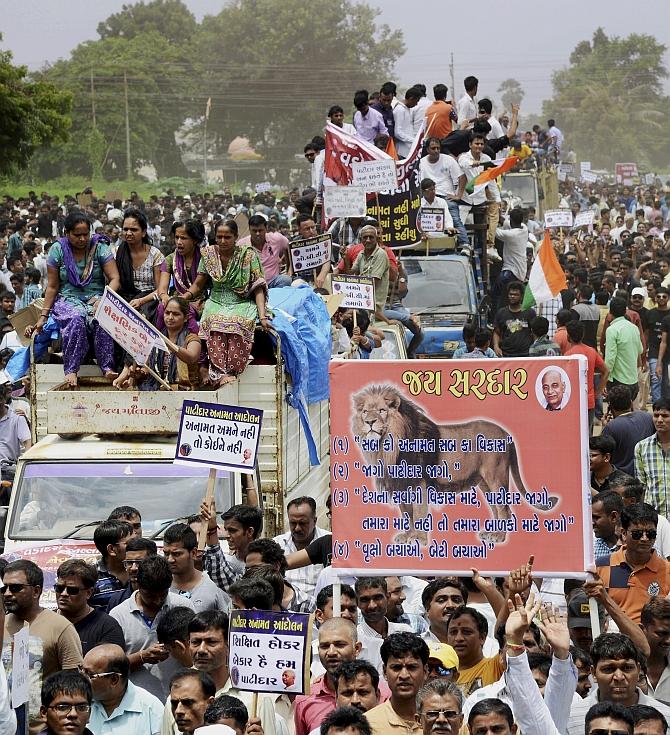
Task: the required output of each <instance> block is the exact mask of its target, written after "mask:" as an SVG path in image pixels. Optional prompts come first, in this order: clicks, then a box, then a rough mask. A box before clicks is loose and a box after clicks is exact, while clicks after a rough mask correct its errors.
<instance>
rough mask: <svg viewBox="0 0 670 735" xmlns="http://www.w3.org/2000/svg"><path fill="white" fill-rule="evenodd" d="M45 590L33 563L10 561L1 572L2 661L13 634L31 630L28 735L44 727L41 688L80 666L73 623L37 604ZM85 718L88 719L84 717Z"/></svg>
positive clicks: (77, 643) (41, 576)
mask: <svg viewBox="0 0 670 735" xmlns="http://www.w3.org/2000/svg"><path fill="white" fill-rule="evenodd" d="M43 591H44V575H43V574H42V570H41V569H40V568H39V567H38V566H37V564H34V563H33V562H32V561H27V560H26V559H18V560H17V561H13V562H10V563H9V564H8V565H7V566H6V567H5V569H4V571H3V572H2V601H3V603H4V607H5V611H6V613H7V614H6V617H5V628H4V630H5V635H4V642H3V646H4V647H5V648H7V649H8V650H7V651H6V652H5V651H3V660H4V661H11V660H12V657H11V653H10V651H11V646H12V641H13V638H14V636H15V635H16V633H18V631H19V630H20V629H21V628H23V627H25V626H26V625H28V626H29V628H30V638H31V640H32V641H34V643H31V649H30V669H29V674H28V675H29V681H30V684H29V687H30V694H29V697H30V698H29V701H28V712H29V725H30V732H31V735H34V733H37V732H39V730H40V729H41V727H42V726H43V724H44V720H43V718H44V713H43V714H42V719H40V717H39V714H38V713H39V711H40V705H39V701H40V689H41V687H42V683H43V681H45V680H46V679H47V677H48V676H49V675H50V674H55V673H56V672H58V671H61V670H62V669H77V668H79V666H81V663H82V660H83V659H82V653H81V641H80V640H79V636H78V635H77V631H76V630H75V629H74V626H73V625H72V623H70V621H69V620H67V619H66V618H64V617H63V616H62V615H58V614H56V613H55V612H53V611H52V610H47V609H45V608H43V607H42V606H41V605H40V597H41V596H42V592H43ZM87 719H88V718H87Z"/></svg>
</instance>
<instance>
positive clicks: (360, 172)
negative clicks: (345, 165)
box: [351, 158, 398, 191]
mask: <svg viewBox="0 0 670 735" xmlns="http://www.w3.org/2000/svg"><path fill="white" fill-rule="evenodd" d="M351 169H352V171H353V185H354V186H361V187H363V188H364V189H365V191H390V190H391V189H396V188H397V187H398V175H397V172H396V163H395V161H394V160H393V159H392V158H386V159H383V160H381V161H354V162H353V163H352V164H351Z"/></svg>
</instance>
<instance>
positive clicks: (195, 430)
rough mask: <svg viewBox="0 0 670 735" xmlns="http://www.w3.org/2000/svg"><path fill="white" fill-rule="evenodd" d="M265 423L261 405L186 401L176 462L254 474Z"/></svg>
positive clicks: (178, 438)
mask: <svg viewBox="0 0 670 735" xmlns="http://www.w3.org/2000/svg"><path fill="white" fill-rule="evenodd" d="M262 422H263V412H262V411H261V410H259V409H257V408H247V407H245V406H225V405H223V404H220V403H200V402H197V401H184V405H183V406H182V410H181V420H180V422H179V433H178V434H177V445H176V447H175V458H174V462H175V463H176V464H192V463H195V464H199V465H205V466H207V467H212V468H217V469H218V468H221V467H222V468H225V469H229V470H236V471H237V472H242V473H243V474H245V475H251V474H252V473H253V471H254V467H255V466H256V456H257V454H258V443H259V441H260V437H261V425H262Z"/></svg>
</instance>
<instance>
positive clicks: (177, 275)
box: [156, 219, 207, 334]
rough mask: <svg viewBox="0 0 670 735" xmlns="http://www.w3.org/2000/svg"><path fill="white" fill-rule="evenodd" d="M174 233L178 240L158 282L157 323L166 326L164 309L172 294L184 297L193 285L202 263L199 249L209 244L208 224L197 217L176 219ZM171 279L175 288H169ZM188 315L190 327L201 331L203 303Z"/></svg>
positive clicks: (193, 306)
mask: <svg viewBox="0 0 670 735" xmlns="http://www.w3.org/2000/svg"><path fill="white" fill-rule="evenodd" d="M172 235H173V237H174V241H175V250H174V252H173V253H170V254H169V255H168V256H167V257H166V258H165V261H164V262H163V265H161V275H160V280H159V282H158V297H159V299H160V303H159V304H158V312H157V314H156V326H157V327H158V328H159V329H162V328H163V311H164V309H165V306H166V305H167V302H168V301H169V299H170V295H174V296H183V295H184V294H185V293H186V291H187V290H188V288H189V287H190V286H192V285H193V283H194V281H195V279H196V277H197V275H198V265H199V264H200V248H201V247H202V246H203V245H207V236H206V235H205V226H204V225H203V224H202V222H200V220H196V219H187V220H186V221H185V222H175V223H174V224H173V225H172ZM170 280H172V288H170ZM189 309H190V312H189V317H188V326H189V329H190V330H191V331H192V332H194V333H195V334H197V333H198V329H199V327H198V319H199V317H200V312H201V311H202V303H201V302H198V303H197V304H191V305H190V307H189Z"/></svg>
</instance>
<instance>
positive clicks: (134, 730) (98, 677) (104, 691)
mask: <svg viewBox="0 0 670 735" xmlns="http://www.w3.org/2000/svg"><path fill="white" fill-rule="evenodd" d="M129 673H130V663H129V661H128V657H127V656H126V654H125V652H124V650H123V648H121V647H120V646H116V645H113V644H111V643H105V644H103V645H101V646H96V647H95V648H92V649H91V650H90V651H89V652H88V653H87V654H86V655H85V656H84V674H85V675H86V676H88V678H89V679H90V681H91V687H92V688H93V705H92V707H91V719H90V721H89V724H90V726H91V730H93V732H94V733H105V735H131V734H134V735H140V733H141V734H142V735H158V733H160V731H161V723H162V721H163V704H162V702H161V701H160V700H159V699H158V697H155V696H154V695H153V694H150V693H149V692H147V691H146V689H142V688H141V687H138V686H135V684H133V683H132V682H131V681H129V680H128V676H129Z"/></svg>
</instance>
